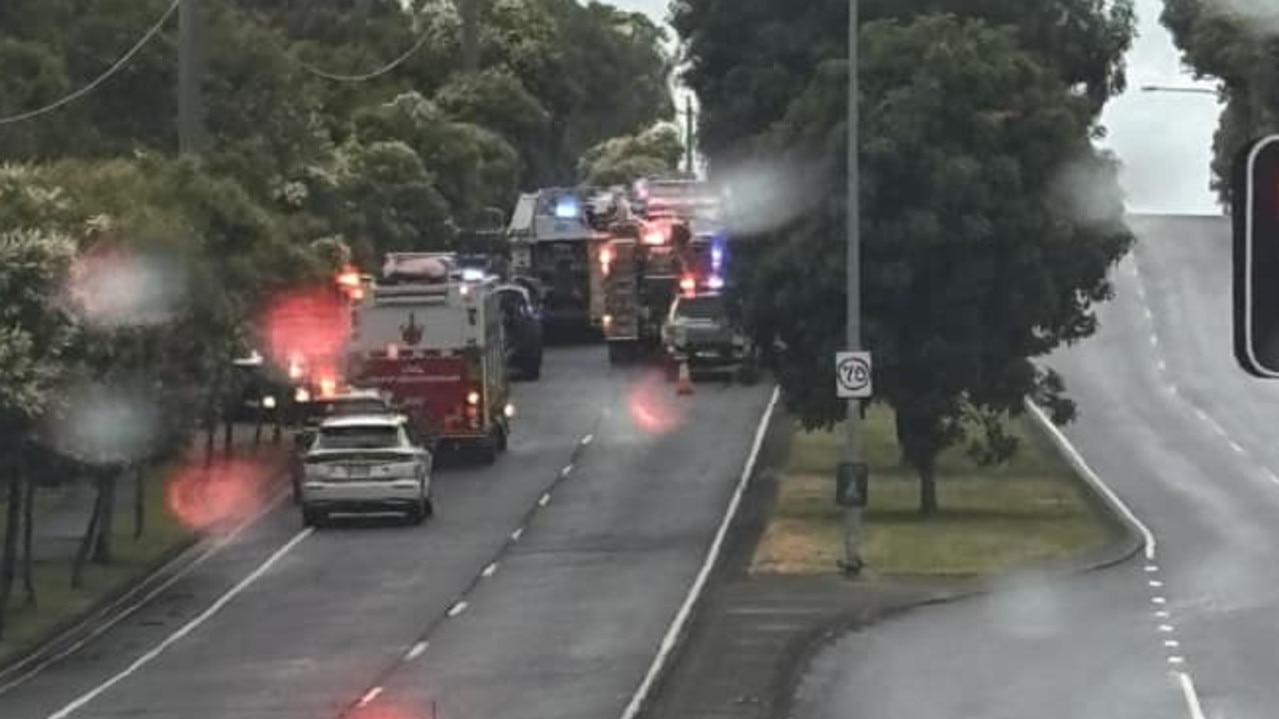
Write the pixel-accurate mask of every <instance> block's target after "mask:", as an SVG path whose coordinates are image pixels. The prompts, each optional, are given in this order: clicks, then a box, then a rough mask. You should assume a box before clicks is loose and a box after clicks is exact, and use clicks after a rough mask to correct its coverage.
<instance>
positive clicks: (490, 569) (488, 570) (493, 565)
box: [480, 562, 497, 578]
mask: <svg viewBox="0 0 1279 719" xmlns="http://www.w3.org/2000/svg"><path fill="white" fill-rule="evenodd" d="M495 572H497V562H489V565H488V566H487V567H485V568H484V571H483V572H481V573H480V574H481V576H483V577H485V578H488V577H491V576H493V574H494V573H495Z"/></svg>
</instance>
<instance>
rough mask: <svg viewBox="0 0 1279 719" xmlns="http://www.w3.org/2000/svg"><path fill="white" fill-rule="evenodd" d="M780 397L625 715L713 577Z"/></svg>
mask: <svg viewBox="0 0 1279 719" xmlns="http://www.w3.org/2000/svg"><path fill="white" fill-rule="evenodd" d="M779 397H781V389H780V388H778V387H774V388H773V396H772V397H770V398H769V400H768V406H767V407H766V408H765V409H764V414H763V415H762V416H760V418H759V425H758V426H757V427H756V428H755V441H754V442H753V443H752V444H751V449H750V453H749V454H748V455H747V456H746V464H745V466H744V467H742V474H741V477H740V478H738V480H737V487H736V489H734V490H733V497H732V499H730V500H729V502H728V508H727V509H726V510H725V511H724V517H723V519H721V520H720V523H719V529H718V530H716V532H715V538H714V539H713V540H711V546H710V547H709V548H708V549H707V550H706V559H705V560H704V561H703V562H702V568H701V570H699V571H698V572H697V577H696V578H695V579H694V580H693V585H692V586H691V587H689V589H688V596H686V597H685V598H684V603H683V604H682V605H680V608H679V611H678V612H676V613H675V618H674V619H673V620H671V624H670V626H669V627H668V628H667V630H666V635H665V636H663V637H662V643H661V644H659V645H658V648H657V656H655V657H653V663H652V664H651V665H649V667H648V672H647V673H646V674H645V675H644V679H643V680H642V681H641V682H640V685H639V687H637V688H636V689H635V694H634V695H633V696H631V700H630V702H629V703H627V705H626V708H625V709H624V710H622V719H635V717H636V716H638V715H639V712H640V709H641V708H642V707H643V706H644V702H645V701H646V700H647V699H648V694H649V692H651V691H652V690H653V684H654V683H655V682H656V681H657V677H658V675H659V674H661V672H662V668H663V667H665V666H666V662H667V661H668V660H669V659H670V655H671V652H672V651H673V650H674V649H675V645H676V643H678V641H679V638H680V636H681V635H682V634H683V633H684V625H685V624H687V623H688V618H689V616H691V615H692V612H693V606H694V605H695V604H697V600H698V598H699V597H701V595H702V591H703V590H704V589H705V588H706V580H707V579H708V578H709V577H710V574H711V570H712V569H714V568H715V563H716V562H718V561H719V554H720V551H721V550H722V549H723V547H724V539H725V537H726V536H727V535H728V528H729V526H731V525H732V523H733V519H734V518H735V517H736V516H737V508H738V507H739V506H740V505H741V503H742V496H743V495H744V494H745V493H746V485H747V484H749V483H750V479H751V475H752V474H753V473H754V471H755V461H756V460H757V459H758V458H759V450H760V447H762V446H763V444H764V435H765V434H766V433H767V432H768V423H769V420H771V419H772V417H773V410H774V409H775V408H776V407H777V400H778V398H779Z"/></svg>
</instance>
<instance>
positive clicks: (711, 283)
mask: <svg viewBox="0 0 1279 719" xmlns="http://www.w3.org/2000/svg"><path fill="white" fill-rule="evenodd" d="M706 286H707V287H709V288H711V289H712V290H720V289H723V288H724V278H723V277H720V276H718V275H712V276H711V278H710V279H709V280H706Z"/></svg>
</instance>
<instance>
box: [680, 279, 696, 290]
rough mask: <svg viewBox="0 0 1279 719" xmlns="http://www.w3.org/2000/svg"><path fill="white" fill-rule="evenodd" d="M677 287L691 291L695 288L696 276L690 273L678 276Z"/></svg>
mask: <svg viewBox="0 0 1279 719" xmlns="http://www.w3.org/2000/svg"><path fill="white" fill-rule="evenodd" d="M679 288H680V289H681V290H684V291H685V292H693V291H695V290H697V278H695V277H693V276H692V275H684V276H683V277H681V278H680V281H679Z"/></svg>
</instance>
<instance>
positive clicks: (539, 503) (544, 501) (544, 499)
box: [537, 492, 551, 507]
mask: <svg viewBox="0 0 1279 719" xmlns="http://www.w3.org/2000/svg"><path fill="white" fill-rule="evenodd" d="M550 502H551V493H550V492H546V493H544V494H543V495H542V498H541V499H539V500H537V506H539V507H545V506H546V505H547V504H550Z"/></svg>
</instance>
